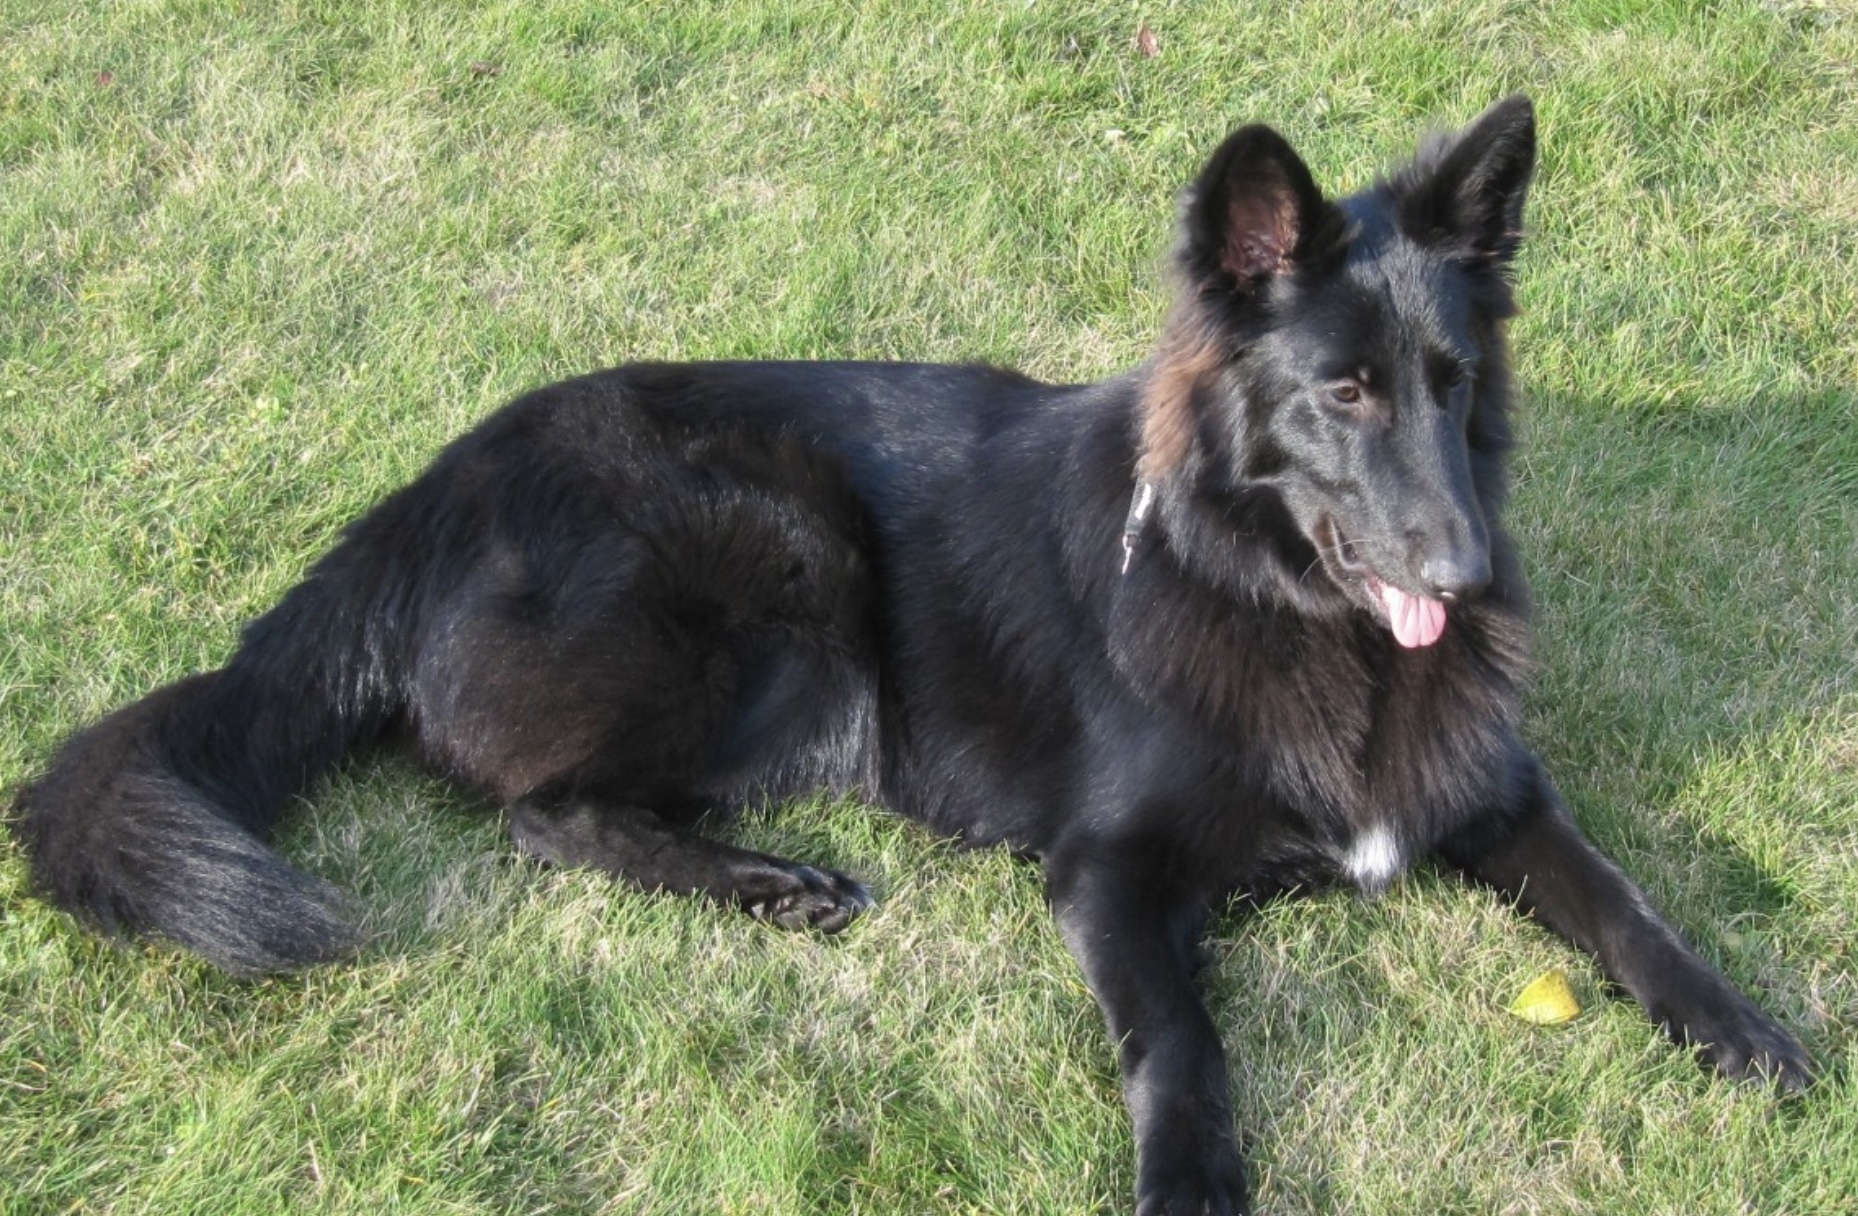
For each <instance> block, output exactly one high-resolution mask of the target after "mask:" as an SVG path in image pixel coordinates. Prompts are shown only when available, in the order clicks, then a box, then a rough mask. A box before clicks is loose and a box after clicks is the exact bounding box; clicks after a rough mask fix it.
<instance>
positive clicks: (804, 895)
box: [739, 862, 871, 933]
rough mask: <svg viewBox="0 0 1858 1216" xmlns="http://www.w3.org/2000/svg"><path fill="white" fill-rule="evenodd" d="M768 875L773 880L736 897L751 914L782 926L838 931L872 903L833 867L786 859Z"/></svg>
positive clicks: (861, 887) (860, 887) (860, 888)
mask: <svg viewBox="0 0 1858 1216" xmlns="http://www.w3.org/2000/svg"><path fill="white" fill-rule="evenodd" d="M768 877H769V878H770V879H771V880H772V881H770V882H769V883H767V884H766V889H762V890H756V891H753V892H750V891H742V892H739V898H740V899H741V902H742V906H743V907H744V908H746V909H748V913H749V915H750V916H753V917H754V918H755V919H756V920H765V921H770V922H772V923H774V924H777V925H779V926H781V927H782V928H783V929H805V928H808V927H811V928H814V929H818V930H819V931H820V932H822V933H837V932H839V930H841V929H843V928H845V926H847V925H849V924H851V923H852V919H853V918H854V917H856V916H857V915H858V914H859V913H860V912H863V911H864V910H865V909H866V908H869V907H870V906H871V893H870V892H869V891H867V890H865V888H864V885H863V884H862V883H860V882H858V881H857V880H856V879H854V878H851V877H849V876H847V875H844V874H840V873H839V872H837V871H836V870H822V869H819V868H817V867H814V866H807V865H800V864H798V863H795V862H789V863H788V864H787V866H786V867H784V868H783V869H781V870H779V871H777V872H775V873H772V874H770V875H769V876H768ZM757 885H758V886H759V885H761V884H757Z"/></svg>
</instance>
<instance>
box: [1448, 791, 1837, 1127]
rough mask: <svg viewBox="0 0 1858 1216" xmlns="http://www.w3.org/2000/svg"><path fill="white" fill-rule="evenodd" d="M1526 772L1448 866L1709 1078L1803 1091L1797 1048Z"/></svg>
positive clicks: (1802, 1055) (1804, 1070) (1461, 842)
mask: <svg viewBox="0 0 1858 1216" xmlns="http://www.w3.org/2000/svg"><path fill="white" fill-rule="evenodd" d="M1528 764H1529V769H1530V771H1529V772H1528V774H1527V784H1526V785H1525V786H1524V797H1523V801H1522V803H1521V805H1520V807H1519V808H1518V812H1517V813H1515V814H1511V815H1503V816H1500V817H1494V818H1492V819H1490V820H1487V821H1485V822H1482V823H1478V824H1475V825H1473V826H1472V827H1471V828H1470V829H1468V830H1467V831H1465V832H1463V833H1462V834H1460V835H1459V836H1458V837H1457V838H1455V839H1453V840H1451V841H1448V842H1447V843H1446V845H1445V846H1444V847H1443V848H1442V849H1441V850H1440V851H1441V853H1442V854H1443V855H1444V857H1445V858H1446V860H1448V861H1450V862H1451V863H1453V864H1454V865H1456V866H1458V867H1459V868H1460V869H1462V870H1463V871H1464V872H1465V873H1466V874H1467V875H1468V876H1470V877H1472V878H1474V879H1477V880H1479V881H1482V882H1485V883H1488V884H1490V885H1491V886H1494V887H1496V888H1497V889H1498V890H1500V891H1503V892H1505V893H1506V894H1508V895H1509V896H1511V897H1512V898H1513V899H1515V901H1516V904H1517V907H1518V908H1519V909H1521V910H1522V911H1524V912H1527V913H1530V914H1531V915H1533V916H1534V917H1535V918H1536V919H1537V920H1539V921H1541V922H1542V923H1543V924H1545V925H1547V926H1548V927H1549V928H1550V929H1552V930H1554V931H1555V932H1557V933H1559V934H1561V935H1562V936H1563V937H1565V938H1567V939H1568V940H1570V941H1572V942H1573V943H1575V944H1576V945H1578V946H1580V947H1582V948H1584V949H1586V950H1588V951H1591V952H1592V953H1593V954H1594V955H1595V956H1596V957H1598V958H1599V960H1600V964H1601V966H1602V967H1604V968H1605V969H1606V973H1607V975H1608V976H1609V977H1611V979H1612V980H1613V981H1614V982H1615V983H1617V984H1618V985H1619V986H1620V987H1622V988H1624V989H1625V990H1626V991H1627V992H1629V993H1631V994H1632V996H1633V997H1634V998H1635V999H1636V1000H1637V1001H1638V1002H1639V1004H1640V1006H1642V1007H1643V1008H1644V1010H1645V1012H1646V1013H1647V1014H1649V1015H1650V1016H1651V1019H1652V1021H1654V1022H1656V1023H1657V1024H1658V1025H1659V1026H1661V1027H1663V1028H1664V1030H1665V1032H1666V1033H1667V1034H1669V1035H1670V1036H1671V1037H1672V1038H1673V1039H1675V1040H1676V1041H1678V1042H1679V1043H1683V1044H1687V1045H1689V1046H1690V1047H1692V1048H1694V1049H1696V1051H1697V1052H1698V1053H1699V1054H1700V1055H1701V1056H1702V1057H1703V1058H1704V1059H1705V1060H1707V1061H1708V1062H1710V1063H1711V1064H1713V1065H1715V1067H1716V1068H1717V1070H1718V1071H1720V1072H1722V1073H1723V1074H1725V1075H1727V1076H1730V1077H1736V1078H1749V1077H1756V1076H1760V1077H1764V1078H1766V1079H1768V1080H1770V1081H1773V1082H1774V1083H1775V1084H1778V1085H1780V1086H1782V1087H1783V1088H1786V1089H1789V1090H1797V1089H1802V1088H1804V1087H1805V1086H1806V1085H1807V1084H1808V1083H1809V1082H1810V1081H1811V1080H1812V1075H1813V1074H1812V1062H1811V1061H1810V1060H1809V1059H1808V1057H1807V1054H1806V1052H1805V1050H1804V1049H1803V1048H1802V1047H1801V1046H1800V1044H1799V1043H1798V1042H1797V1041H1796V1040H1795V1039H1794V1037H1793V1036H1792V1035H1791V1034H1789V1033H1788V1032H1787V1031H1786V1030H1784V1029H1782V1027H1781V1026H1780V1025H1779V1024H1778V1023H1776V1022H1775V1021H1774V1020H1773V1019H1772V1018H1770V1017H1768V1015H1767V1014H1765V1013H1763V1012H1762V1011H1761V1010H1759V1009H1757V1008H1756V1007H1755V1004H1754V1002H1752V1001H1750V1000H1749V999H1748V997H1746V996H1744V995H1743V994H1742V992H1741V991H1740V990H1739V989H1737V988H1736V987H1735V985H1734V984H1731V983H1730V982H1729V981H1728V980H1727V979H1726V978H1724V977H1723V975H1722V974H1721V973H1720V972H1718V971H1717V970H1716V969H1715V968H1714V967H1712V966H1710V965H1709V964H1708V963H1707V962H1705V961H1704V960H1703V959H1702V958H1701V957H1700V956H1698V954H1697V953H1696V951H1695V950H1693V949H1691V947H1690V946H1689V944H1688V943H1686V942H1685V941H1684V939H1683V938H1682V937H1680V936H1678V933H1677V931H1676V930H1675V929H1673V928H1672V927H1671V926H1670V925H1669V924H1667V923H1666V922H1665V920H1664V918H1663V917H1661V916H1660V915H1659V914H1658V913H1657V912H1656V911H1655V910H1653V908H1652V906H1651V903H1650V901H1648V900H1647V899H1646V898H1645V895H1644V893H1643V892H1641V891H1640V890H1639V888H1638V886H1637V885H1636V884H1634V883H1633V882H1632V880H1631V879H1629V878H1627V877H1626V876H1625V874H1623V873H1622V872H1621V871H1620V870H1619V868H1618V867H1617V866H1615V865H1614V864H1613V863H1612V862H1611V861H1609V860H1607V858H1606V857H1605V856H1603V855H1602V854H1601V853H1600V851H1599V850H1598V849H1597V848H1595V847H1594V846H1593V844H1592V843H1591V842H1590V841H1589V840H1588V839H1587V838H1586V837H1585V836H1583V835H1582V834H1581V831H1580V829H1579V828H1578V827H1576V826H1575V824H1574V820H1573V817H1572V816H1570V815H1569V814H1568V810H1567V807H1566V806H1565V805H1563V803H1562V801H1561V797H1560V795H1559V794H1558V793H1556V791H1555V788H1554V786H1553V784H1552V783H1551V782H1550V781H1549V779H1548V775H1547V774H1546V773H1544V772H1543V771H1542V768H1541V765H1540V764H1539V763H1538V762H1536V761H1535V760H1534V758H1533V757H1531V758H1530V759H1529V760H1528Z"/></svg>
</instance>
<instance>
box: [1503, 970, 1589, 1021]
mask: <svg viewBox="0 0 1858 1216" xmlns="http://www.w3.org/2000/svg"><path fill="white" fill-rule="evenodd" d="M1580 1011H1581V1003H1580V1002H1579V1001H1577V1000H1575V999H1574V990H1573V989H1572V988H1570V987H1568V973H1567V972H1565V971H1563V970H1562V969H1561V968H1559V967H1557V968H1555V969H1554V970H1553V971H1544V972H1543V973H1542V974H1541V975H1538V976H1536V977H1535V978H1534V979H1533V980H1530V981H1529V986H1528V987H1527V988H1524V989H1523V990H1522V992H1520V993H1518V994H1517V997H1516V999H1515V1000H1514V1001H1512V1002H1510V1012H1511V1013H1513V1014H1515V1015H1516V1016H1517V1017H1519V1018H1521V1019H1522V1020H1523V1021H1525V1022H1533V1023H1535V1024H1536V1025H1537V1026H1559V1025H1561V1024H1562V1023H1563V1022H1568V1021H1572V1020H1573V1019H1574V1016H1575V1015H1576V1014H1578V1013H1579V1012H1580Z"/></svg>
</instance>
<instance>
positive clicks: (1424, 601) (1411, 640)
mask: <svg viewBox="0 0 1858 1216" xmlns="http://www.w3.org/2000/svg"><path fill="white" fill-rule="evenodd" d="M1316 541H1317V549H1318V550H1319V551H1320V552H1321V553H1322V557H1323V563H1324V564H1325V565H1327V566H1328V567H1329V569H1330V571H1331V572H1332V573H1333V574H1334V575H1335V576H1336V581H1337V582H1339V583H1341V584H1342V585H1343V586H1344V587H1351V586H1352V587H1354V588H1357V589H1358V590H1359V595H1358V596H1357V598H1358V599H1365V601H1366V604H1367V606H1368V607H1370V608H1371V609H1372V610H1373V611H1374V612H1375V613H1376V615H1379V616H1382V617H1384V618H1386V621H1387V624H1388V627H1389V628H1391V629H1392V630H1393V635H1394V641H1396V642H1398V643H1400V645H1402V646H1405V647H1407V648H1408V649H1409V650H1411V649H1416V648H1418V647H1421V646H1430V645H1432V644H1433V643H1434V642H1436V641H1438V640H1439V637H1440V635H1442V634H1443V633H1444V632H1445V605H1444V604H1442V603H1440V602H1439V601H1438V600H1435V599H1429V598H1427V597H1426V596H1423V595H1415V594H1413V593H1412V592H1411V591H1405V590H1402V589H1401V588H1399V587H1396V586H1394V585H1393V584H1392V583H1390V582H1388V581H1387V580H1386V579H1384V578H1382V577H1381V576H1380V575H1378V574H1376V573H1375V572H1374V570H1373V568H1372V567H1371V566H1369V565H1368V563H1367V562H1365V561H1363V560H1362V559H1361V557H1360V555H1359V554H1358V553H1356V551H1355V543H1354V542H1353V541H1351V540H1349V539H1348V537H1347V536H1346V535H1344V534H1343V532H1342V530H1341V529H1340V528H1338V527H1336V526H1335V520H1333V519H1331V518H1329V517H1327V516H1324V517H1323V519H1322V520H1321V521H1319V522H1318V524H1317V526H1316Z"/></svg>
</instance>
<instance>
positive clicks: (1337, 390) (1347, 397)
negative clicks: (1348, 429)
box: [1329, 380, 1361, 405]
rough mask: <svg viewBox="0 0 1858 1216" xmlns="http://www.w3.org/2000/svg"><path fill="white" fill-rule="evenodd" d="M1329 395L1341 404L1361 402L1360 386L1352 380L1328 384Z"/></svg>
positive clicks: (1358, 403) (1357, 403)
mask: <svg viewBox="0 0 1858 1216" xmlns="http://www.w3.org/2000/svg"><path fill="white" fill-rule="evenodd" d="M1329 395H1330V396H1331V397H1333V398H1334V399H1335V400H1336V401H1338V402H1339V403H1341V404H1342V405H1360V404H1361V386H1360V385H1359V384H1356V383H1355V382H1354V381H1353V380H1343V381H1341V382H1339V383H1337V384H1332V385H1330V386H1329Z"/></svg>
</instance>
